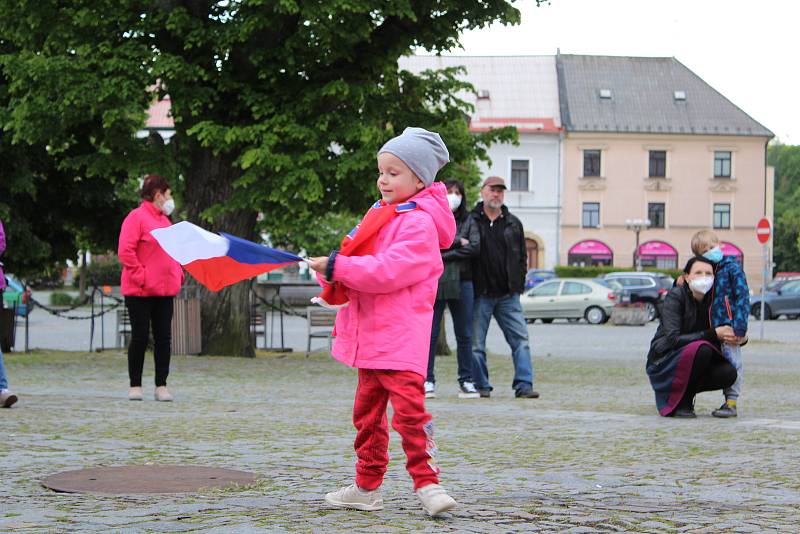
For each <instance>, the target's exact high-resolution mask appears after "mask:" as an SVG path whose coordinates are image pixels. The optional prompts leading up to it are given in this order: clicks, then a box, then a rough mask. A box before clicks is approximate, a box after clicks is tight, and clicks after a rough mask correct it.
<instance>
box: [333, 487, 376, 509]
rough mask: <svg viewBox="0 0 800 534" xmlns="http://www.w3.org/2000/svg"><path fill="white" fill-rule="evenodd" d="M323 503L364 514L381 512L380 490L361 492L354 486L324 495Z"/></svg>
mask: <svg viewBox="0 0 800 534" xmlns="http://www.w3.org/2000/svg"><path fill="white" fill-rule="evenodd" d="M325 502H327V503H328V504H330V505H332V506H336V507H339V508H354V509H356V510H363V511H365V512H374V511H375V510H383V497H382V496H381V489H380V488H378V489H375V490H372V491H367V490H362V489H361V488H359V487H358V486H356V485H355V484H350V485H349V486H347V487H346V488H342V489H340V490H338V491H332V492H330V493H326V494H325Z"/></svg>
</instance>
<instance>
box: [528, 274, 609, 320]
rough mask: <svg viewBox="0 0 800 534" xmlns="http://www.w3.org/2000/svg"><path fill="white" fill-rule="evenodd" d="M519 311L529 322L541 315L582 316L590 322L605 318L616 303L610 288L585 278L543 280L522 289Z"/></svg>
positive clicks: (548, 316)
mask: <svg viewBox="0 0 800 534" xmlns="http://www.w3.org/2000/svg"><path fill="white" fill-rule="evenodd" d="M520 300H521V302H522V312H523V314H524V315H525V320H526V321H527V322H529V323H532V322H534V321H535V320H536V319H541V320H542V322H543V323H552V322H553V319H573V320H574V319H581V318H584V319H586V321H587V322H589V323H590V324H602V323H605V322H606V321H607V320H608V317H609V315H610V314H611V308H613V307H614V304H616V301H617V297H616V295H615V293H614V290H613V289H612V288H610V287H607V286H605V285H603V284H600V283H598V282H595V281H594V280H591V279H588V278H556V279H553V280H546V281H544V282H542V283H541V284H539V285H537V286H536V287H534V288H533V289H530V290H528V291H526V292H525V293H524V294H523V295H522V297H521V298H520Z"/></svg>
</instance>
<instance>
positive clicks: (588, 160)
mask: <svg viewBox="0 0 800 534" xmlns="http://www.w3.org/2000/svg"><path fill="white" fill-rule="evenodd" d="M583 175H584V176H600V151H599V150H584V151H583Z"/></svg>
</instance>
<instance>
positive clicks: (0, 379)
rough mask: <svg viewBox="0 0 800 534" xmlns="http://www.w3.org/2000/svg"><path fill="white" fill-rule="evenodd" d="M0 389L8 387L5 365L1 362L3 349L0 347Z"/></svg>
mask: <svg viewBox="0 0 800 534" xmlns="http://www.w3.org/2000/svg"><path fill="white" fill-rule="evenodd" d="M0 389H8V376H6V366H5V364H4V363H3V349H0Z"/></svg>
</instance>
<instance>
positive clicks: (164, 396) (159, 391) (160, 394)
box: [155, 386, 172, 402]
mask: <svg viewBox="0 0 800 534" xmlns="http://www.w3.org/2000/svg"><path fill="white" fill-rule="evenodd" d="M155 398H156V400H157V401H158V402H172V395H170V393H169V391H168V390H167V386H158V387H157V388H156V392H155Z"/></svg>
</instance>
